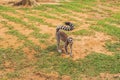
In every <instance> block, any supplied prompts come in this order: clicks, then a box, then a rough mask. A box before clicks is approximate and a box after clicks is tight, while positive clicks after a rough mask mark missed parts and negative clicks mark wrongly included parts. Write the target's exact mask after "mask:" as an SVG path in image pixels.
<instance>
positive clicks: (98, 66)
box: [36, 53, 120, 80]
mask: <svg viewBox="0 0 120 80" xmlns="http://www.w3.org/2000/svg"><path fill="white" fill-rule="evenodd" d="M37 58H38V62H37V63H36V65H37V70H39V71H44V72H46V73H48V72H51V71H56V72H58V73H59V74H60V75H69V76H71V77H72V79H74V80H79V79H78V77H79V75H80V74H86V75H89V76H96V75H99V73H102V72H109V73H119V72H120V70H119V68H120V67H119V66H120V54H115V55H114V56H107V55H104V54H100V53H93V54H90V55H88V56H87V57H86V58H85V59H83V60H78V61H73V60H71V59H67V58H66V59H63V58H62V57H60V56H59V55H57V53H55V54H54V55H52V56H51V55H49V54H48V53H46V54H41V55H39V56H37Z"/></svg>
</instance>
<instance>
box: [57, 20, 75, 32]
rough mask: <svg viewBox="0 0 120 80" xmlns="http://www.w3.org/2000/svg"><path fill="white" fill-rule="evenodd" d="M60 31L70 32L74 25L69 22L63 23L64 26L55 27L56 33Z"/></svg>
mask: <svg viewBox="0 0 120 80" xmlns="http://www.w3.org/2000/svg"><path fill="white" fill-rule="evenodd" d="M60 29H62V30H65V31H72V30H73V29H74V25H73V24H72V23H70V22H65V25H64V26H57V28H56V32H58V31H59V30H60Z"/></svg>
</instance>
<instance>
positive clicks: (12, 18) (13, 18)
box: [0, 13, 39, 31]
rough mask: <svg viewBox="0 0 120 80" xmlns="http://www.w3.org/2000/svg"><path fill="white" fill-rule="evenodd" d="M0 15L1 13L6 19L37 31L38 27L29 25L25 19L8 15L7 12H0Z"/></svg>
mask: <svg viewBox="0 0 120 80" xmlns="http://www.w3.org/2000/svg"><path fill="white" fill-rule="evenodd" d="M0 15H1V16H2V17H3V18H5V19H8V20H9V21H12V22H15V23H19V24H22V25H24V26H25V27H27V28H28V29H32V30H36V31H39V28H37V27H35V26H34V25H33V24H31V25H30V24H28V23H27V22H25V21H23V20H21V19H19V18H16V17H13V16H10V15H7V14H3V13H0Z"/></svg>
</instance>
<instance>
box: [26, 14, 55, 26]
mask: <svg viewBox="0 0 120 80" xmlns="http://www.w3.org/2000/svg"><path fill="white" fill-rule="evenodd" d="M25 17H26V18H28V19H29V20H30V21H34V22H39V23H41V24H44V25H48V26H50V27H53V25H52V24H51V23H48V22H46V21H45V20H44V19H42V18H38V17H35V16H30V15H27V16H25Z"/></svg>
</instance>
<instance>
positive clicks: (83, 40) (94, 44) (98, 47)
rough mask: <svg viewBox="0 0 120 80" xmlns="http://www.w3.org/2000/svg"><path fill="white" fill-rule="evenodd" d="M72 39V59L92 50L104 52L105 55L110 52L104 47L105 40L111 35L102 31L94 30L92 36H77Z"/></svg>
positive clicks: (81, 56) (109, 38) (85, 54)
mask: <svg viewBox="0 0 120 80" xmlns="http://www.w3.org/2000/svg"><path fill="white" fill-rule="evenodd" d="M74 39H75V40H74V47H73V54H74V57H73V59H74V60H76V59H79V58H84V57H85V56H87V55H88V54H90V53H92V52H98V53H105V54H107V55H111V54H112V53H111V52H109V51H107V50H106V49H105V47H104V46H105V42H106V41H107V40H111V37H110V36H108V35H106V34H104V33H100V32H96V33H95V35H93V36H89V37H88V36H77V37H74ZM78 40H79V41H78Z"/></svg>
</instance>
